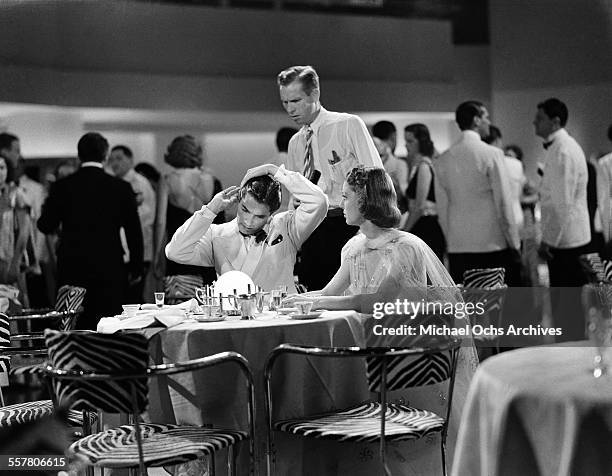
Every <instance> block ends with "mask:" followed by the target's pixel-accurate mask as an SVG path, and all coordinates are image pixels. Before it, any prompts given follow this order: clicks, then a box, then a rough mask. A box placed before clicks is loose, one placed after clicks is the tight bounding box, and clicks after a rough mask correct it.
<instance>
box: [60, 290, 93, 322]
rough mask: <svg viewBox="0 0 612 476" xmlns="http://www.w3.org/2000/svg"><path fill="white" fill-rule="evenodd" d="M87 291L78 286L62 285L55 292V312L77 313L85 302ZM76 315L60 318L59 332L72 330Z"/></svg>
mask: <svg viewBox="0 0 612 476" xmlns="http://www.w3.org/2000/svg"><path fill="white" fill-rule="evenodd" d="M86 293H87V290H86V289H85V288H82V287H80V286H71V285H68V284H66V285H64V286H62V287H60V288H59V289H58V291H57V298H56V300H55V310H56V311H59V312H62V311H78V310H79V308H80V307H81V306H82V305H83V301H84V300H85V294H86ZM75 320H76V315H75V314H67V315H64V316H62V319H61V322H60V327H59V328H60V330H62V331H68V330H70V329H74V325H75V322H74V321H75Z"/></svg>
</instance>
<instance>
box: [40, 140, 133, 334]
mask: <svg viewBox="0 0 612 476" xmlns="http://www.w3.org/2000/svg"><path fill="white" fill-rule="evenodd" d="M77 148H78V154H79V159H80V160H81V168H80V169H79V170H78V171H77V172H75V173H74V174H72V175H70V176H68V177H66V178H63V179H60V180H58V181H57V182H55V183H54V184H53V185H52V186H51V190H50V192H49V197H48V198H47V200H46V201H45V204H44V206H43V211H42V215H41V217H40V219H39V220H38V229H39V230H40V231H42V232H43V233H52V232H54V231H56V230H57V229H58V227H61V228H60V234H59V248H58V251H57V267H58V284H59V285H60V286H61V285H63V284H72V285H77V286H82V287H84V288H85V289H86V290H87V294H86V296H85V301H84V303H83V306H84V308H85V312H84V313H83V315H81V316H80V317H79V320H78V322H77V328H79V329H95V328H96V324H97V322H98V320H99V319H100V318H101V317H103V316H112V315H115V314H117V313H120V312H121V303H122V302H123V292H124V290H125V289H126V287H127V282H128V280H129V281H135V280H137V279H138V278H142V253H143V247H142V231H141V229H140V220H139V219H138V211H137V207H136V199H135V197H134V192H133V191H132V188H131V187H130V184H129V183H127V182H125V181H123V180H121V179H118V178H116V177H112V176H111V175H109V174H107V173H106V172H104V169H103V164H104V161H105V160H106V156H107V154H108V142H107V140H106V139H105V138H104V137H103V136H102V135H100V134H98V133H97V132H90V133H87V134H85V135H84V136H83V137H81V139H80V140H79V143H78V147H77ZM121 228H123V229H124V230H125V236H126V239H127V244H128V248H129V252H130V262H129V263H128V265H127V266H126V265H125V263H124V262H123V247H122V246H121V238H120V230H121Z"/></svg>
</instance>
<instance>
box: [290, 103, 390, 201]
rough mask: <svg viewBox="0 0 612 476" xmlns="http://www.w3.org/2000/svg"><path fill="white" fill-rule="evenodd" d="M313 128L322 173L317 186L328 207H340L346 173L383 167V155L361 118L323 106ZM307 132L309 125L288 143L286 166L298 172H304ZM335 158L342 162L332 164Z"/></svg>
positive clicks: (314, 146) (318, 164)
mask: <svg viewBox="0 0 612 476" xmlns="http://www.w3.org/2000/svg"><path fill="white" fill-rule="evenodd" d="M310 127H311V128H312V130H313V136H312V153H313V159H314V164H315V169H316V170H319V171H320V172H321V178H320V179H319V182H318V185H319V187H321V190H323V192H324V193H325V194H326V195H327V198H328V199H329V207H330V208H339V207H340V203H341V201H342V185H344V182H345V180H346V174H348V173H349V172H350V171H351V170H352V169H353V168H354V167H356V166H357V165H359V164H363V165H366V166H374V167H380V168H382V167H383V165H382V161H381V160H380V155H379V154H378V151H377V150H376V146H375V145H374V142H373V141H372V137H370V134H369V132H368V129H367V127H366V125H365V124H364V122H363V121H362V120H361V118H359V117H358V116H355V115H353V114H346V113H343V112H332V111H327V110H326V109H325V108H323V107H321V110H320V112H319V114H318V116H317V117H316V119H315V120H314V121H313V122H312V124H310ZM306 131H307V126H303V127H302V128H301V129H300V130H299V131H298V132H297V133H296V134H295V135H294V136H293V137H292V138H291V140H290V141H289V151H288V157H287V164H286V167H287V169H289V170H294V171H296V172H299V173H303V172H304V158H305V157H306ZM336 158H339V159H340V161H339V162H337V163H336V164H334V165H333V166H332V165H330V163H329V161H330V160H331V161H332V162H333V161H334V160H337V159H336Z"/></svg>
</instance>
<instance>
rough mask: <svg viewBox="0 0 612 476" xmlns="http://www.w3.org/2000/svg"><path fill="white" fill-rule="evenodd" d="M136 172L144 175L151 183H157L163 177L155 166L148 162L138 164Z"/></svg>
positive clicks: (135, 167) (135, 168)
mask: <svg viewBox="0 0 612 476" xmlns="http://www.w3.org/2000/svg"><path fill="white" fill-rule="evenodd" d="M134 170H135V171H136V172H138V173H139V174H140V175H144V176H145V177H146V178H147V179H148V180H149V182H152V183H157V182H159V179H160V177H161V174H160V173H159V170H157V169H156V168H155V167H154V166H153V165H151V164H149V163H148V162H138V163H137V164H136V165H135V166H134Z"/></svg>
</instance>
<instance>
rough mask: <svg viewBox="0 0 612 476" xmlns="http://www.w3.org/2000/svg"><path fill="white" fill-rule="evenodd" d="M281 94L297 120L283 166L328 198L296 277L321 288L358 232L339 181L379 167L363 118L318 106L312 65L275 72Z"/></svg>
mask: <svg viewBox="0 0 612 476" xmlns="http://www.w3.org/2000/svg"><path fill="white" fill-rule="evenodd" d="M277 83H278V86H279V91H280V99H281V102H282V104H283V107H284V108H285V111H287V114H289V117H291V119H293V120H294V121H295V123H296V124H298V125H299V126H301V128H300V130H299V132H298V133H297V134H295V135H294V136H293V137H292V138H291V141H290V142H289V151H288V154H289V155H288V157H287V169H289V170H294V171H297V172H300V173H302V174H303V175H304V176H305V177H306V178H308V179H310V180H311V181H312V182H313V183H316V184H318V185H319V187H321V189H322V190H323V192H324V193H325V194H326V195H327V198H328V200H329V210H328V212H327V217H326V218H325V220H323V223H321V225H320V226H319V227H318V228H317V229H316V230H315V232H314V233H313V234H312V235H311V236H310V238H309V239H308V240H307V241H306V242H305V243H304V244H303V245H302V251H301V263H300V267H299V277H300V283H301V284H304V285H305V286H306V287H307V288H308V289H309V290H315V289H323V287H324V286H325V285H326V284H327V283H328V282H329V280H330V279H331V278H332V277H333V276H334V274H335V273H336V271H337V270H338V268H339V267H340V252H341V250H342V247H343V246H344V245H345V244H346V242H347V241H348V240H349V239H350V238H351V237H352V236H353V235H354V234H355V233H356V232H357V229H358V228H357V227H353V226H349V225H347V224H346V222H345V220H344V216H343V210H342V185H343V184H344V182H345V179H346V174H347V173H348V172H350V171H351V170H352V169H353V168H354V167H356V166H357V165H359V164H363V165H366V166H374V167H380V168H382V166H383V165H382V162H381V160H380V156H379V155H378V151H377V150H376V147H375V146H374V142H372V138H371V137H370V134H369V133H368V129H367V128H366V125H365V124H364V122H363V121H362V120H361V119H360V118H359V117H357V116H355V115H353V114H346V113H340V112H331V111H327V110H326V109H325V108H324V107H322V106H321V101H320V95H321V90H320V87H319V76H318V75H317V72H316V71H315V70H314V68H313V67H312V66H292V67H290V68H287V69H286V70H284V71H281V72H280V73H279V75H278V77H277Z"/></svg>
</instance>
